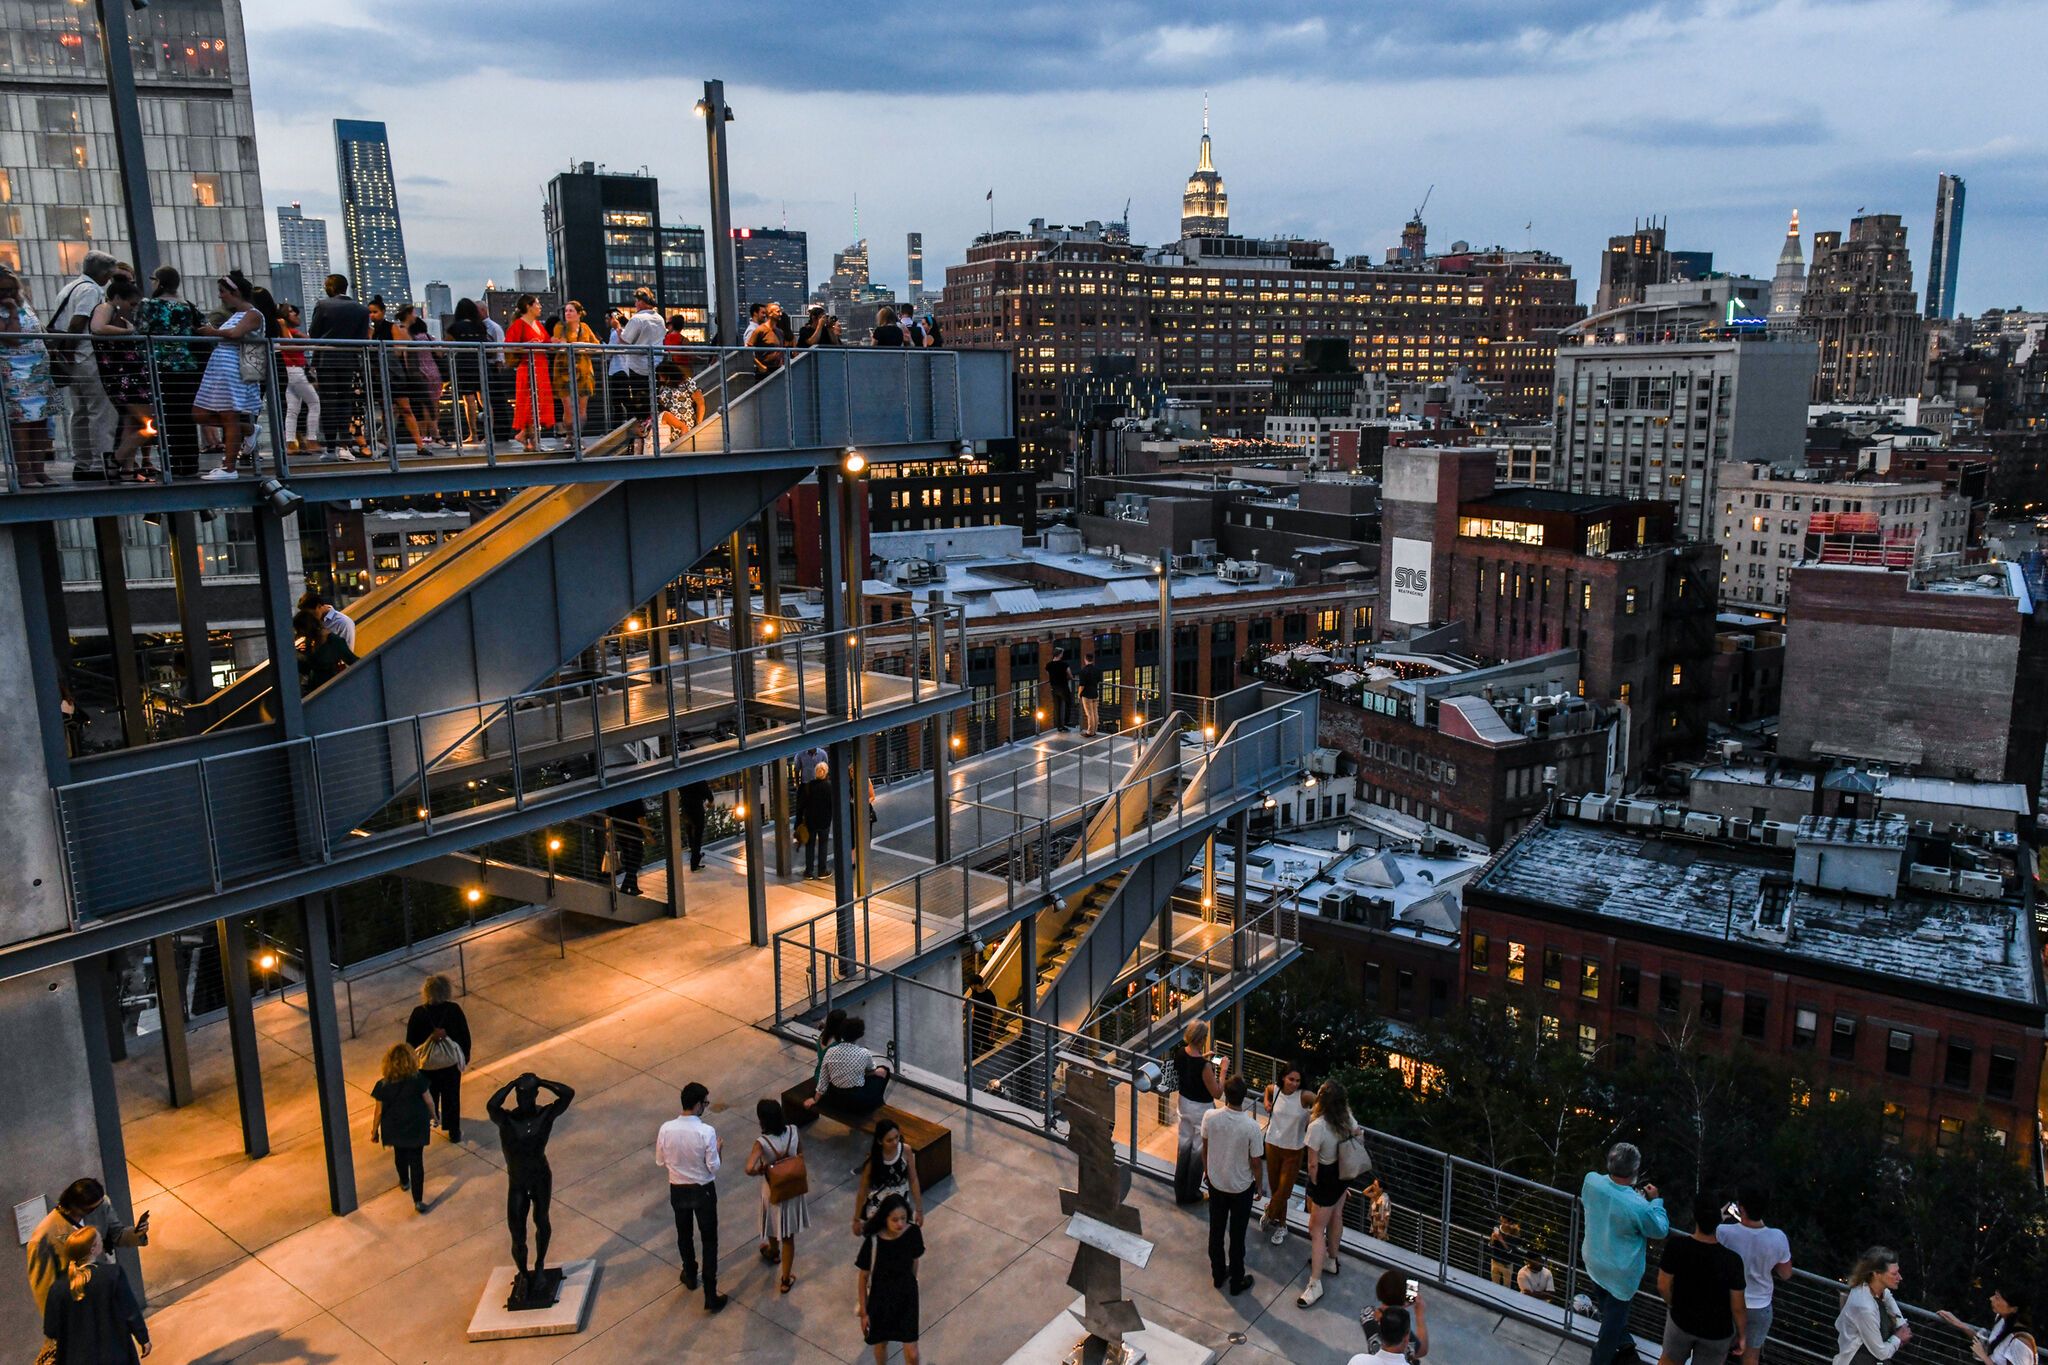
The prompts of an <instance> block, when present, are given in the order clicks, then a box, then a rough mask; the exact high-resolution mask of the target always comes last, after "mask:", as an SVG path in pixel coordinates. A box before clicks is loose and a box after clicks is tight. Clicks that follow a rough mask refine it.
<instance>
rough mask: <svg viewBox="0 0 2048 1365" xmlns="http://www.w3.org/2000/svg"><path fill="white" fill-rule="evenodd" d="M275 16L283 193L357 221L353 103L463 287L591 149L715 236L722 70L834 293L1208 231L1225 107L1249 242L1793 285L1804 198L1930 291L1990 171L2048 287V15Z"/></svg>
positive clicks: (1880, 9) (1715, 1) (1839, 10)
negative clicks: (707, 117) (346, 141)
mask: <svg viewBox="0 0 2048 1365" xmlns="http://www.w3.org/2000/svg"><path fill="white" fill-rule="evenodd" d="M243 6H244V14H245V19H246V22H247V25H248V31H249V49H250V62H251V65H252V67H253V71H254V81H255V98H256V117H257V126H258V130H259V134H260V153H261V157H262V166H263V178H264V192H265V196H266V198H267V200H268V201H269V202H270V203H272V204H277V203H284V202H287V201H289V200H292V199H298V200H302V201H303V202H304V203H305V205H306V210H307V212H309V213H329V214H331V213H332V211H333V210H334V207H335V184H334V150H333V142H332V132H331V124H330V121H331V120H332V119H334V118H336V117H351V118H373V119H382V120H384V121H385V122H386V123H387V124H389V125H390V130H391V141H392V156H393V160H394V163H395V165H396V168H397V172H398V176H399V200H400V209H401V212H402V213H403V216H404V221H405V232H406V245H407V249H408V255H409V256H410V258H411V264H412V269H413V277H414V279H415V281H416V282H424V281H426V280H429V279H443V280H446V281H448V282H449V283H450V284H452V285H453V286H454V287H455V289H456V292H457V293H458V294H459V293H462V292H465V291H467V290H471V289H474V288H476V287H477V286H478V285H480V284H481V282H482V281H483V280H484V278H485V277H487V276H493V277H496V278H499V279H505V278H507V277H509V275H510V273H511V270H512V267H513V266H515V265H517V264H519V263H520V262H522V261H523V262H525V263H526V264H528V265H535V266H538V265H543V264H545V259H546V247H545V241H544V238H543V234H542V230H541V213H540V206H541V201H542V198H543V193H544V186H545V185H546V183H547V181H548V179H549V178H550V177H551V176H552V175H554V174H555V173H556V172H557V171H559V170H562V169H565V168H567V167H568V166H569V165H570V163H571V162H572V161H581V160H588V161H597V162H603V163H606V164H608V165H609V166H610V167H612V168H613V169H637V168H639V167H641V166H645V167H647V168H648V169H649V170H650V171H651V172H652V173H653V174H654V175H656V176H658V177H659V178H660V180H661V186H662V209H663V217H664V218H665V219H667V220H669V221H686V222H693V223H702V222H704V221H705V220H706V217H707V212H706V195H705V189H704V178H705V177H704V156H703V146H704V144H703V136H702V131H701V127H702V125H701V124H700V123H699V122H698V121H697V119H696V118H695V117H694V116H693V115H692V113H691V105H692V104H693V103H694V102H695V100H696V99H697V97H698V96H699V95H700V94H701V93H702V82H703V81H704V80H705V79H706V78H708V77H719V78H722V79H723V80H724V81H725V83H726V90H727V98H728V99H729V101H730V102H731V104H732V105H733V108H734V110H735V113H736V121H735V122H734V123H733V124H732V125H731V128H730V137H731V149H732V186H733V195H734V201H735V220H736V221H737V222H739V223H743V224H751V225H769V226H774V225H777V224H779V223H781V222H782V221H783V220H784V217H785V215H786V217H787V221H788V223H789V226H791V227H794V228H801V229H804V230H806V231H808V232H809V234H810V243H811V271H812V275H813V278H814V279H816V278H821V277H822V276H823V275H825V274H826V273H829V271H830V268H831V252H832V251H833V250H835V249H837V248H839V247H842V246H844V245H845V244H846V243H847V242H848V241H850V240H852V238H853V237H854V235H855V229H854V222H855V220H854V212H855V201H856V199H858V201H859V214H860V220H859V221H860V228H861V230H862V231H863V232H865V233H866V235H867V236H868V238H869V241H870V243H871V251H872V254H873V257H874V262H875V277H876V279H877V281H878V282H880V283H884V284H891V285H895V286H897V287H898V288H900V287H901V285H902V282H903V274H904V267H903V240H904V234H905V233H906V232H909V231H921V232H923V233H924V239H925V259H926V280H927V287H928V288H933V287H936V285H937V282H938V281H940V280H942V279H943V273H944V267H945V266H946V265H948V264H957V263H958V262H959V261H960V259H961V258H962V255H963V254H964V252H965V249H966V247H967V244H968V242H969V241H970V240H971V238H972V237H973V236H974V234H975V233H977V232H981V231H985V230H986V229H987V227H988V225H989V215H988V210H989V205H988V204H987V203H986V202H985V200H984V198H983V196H984V194H985V193H986V192H987V191H988V190H990V189H991V188H993V189H994V191H995V206H994V207H995V211H996V222H997V224H998V226H1004V227H1019V226H1022V225H1023V224H1024V223H1025V222H1026V221H1027V220H1029V219H1030V218H1032V217H1034V216H1042V217H1045V218H1047V219H1049V220H1051V221H1053V222H1080V221H1082V220H1084V219H1087V218H1091V217H1092V218H1102V219H1109V218H1112V217H1114V216H1116V215H1117V213H1119V212H1120V211H1121V210H1122V208H1123V205H1124V201H1125V200H1126V199H1129V200H1130V201H1131V228H1132V233H1133V235H1134V237H1135V238H1136V239H1137V240H1140V241H1145V242H1158V241H1162V240H1166V239H1170V238H1171V237H1172V236H1173V235H1174V234H1175V229H1176V226H1177V222H1178V215H1179V211H1180V199H1179V196H1180V191H1181V187H1182V185H1183V183H1184V182H1185V179H1186V177H1187V173H1188V172H1189V171H1190V170H1191V169H1192V168H1193V165H1194V159H1195V151H1196V142H1197V139H1198V137H1199V135H1200V123H1201V110H1202V98H1203V92H1204V90H1206V91H1207V92H1208V97H1209V103H1210V109H1211V127H1212V132H1213V134H1214V139H1215V150H1216V164H1217V168H1218V169H1219V170H1220V171H1222V173H1223V176H1224V179H1225V182H1226V184H1227V186H1228V189H1229V192H1230V200H1231V226H1232V227H1233V229H1235V230H1236V231H1239V232H1244V233H1252V234H1265V235H1280V234H1295V235H1301V236H1312V237H1319V238H1324V239H1327V240H1329V241H1330V242H1332V243H1333V244H1335V246H1336V248H1337V251H1338V253H1339V255H1344V254H1351V253H1358V252H1369V253H1370V254H1372V255H1373V256H1374V257H1378V256H1379V255H1380V254H1381V253H1382V251H1383V250H1384V249H1385V248H1386V247H1388V246H1390V245H1393V244H1394V243H1395V242H1396V241H1397V239H1398V237H1399V235H1400V229H1401V224H1402V222H1403V221H1404V220H1405V219H1406V218H1407V216H1408V214H1409V213H1410V211H1411V210H1413V208H1414V207H1415V205H1416V203H1417V202H1418V201H1419V200H1420V199H1421V198H1422V197H1423V195H1424V193H1425V192H1426V191H1429V189H1430V187H1431V186H1432V185H1434V186H1435V189H1434V192H1433V194H1432V196H1431V198H1430V200H1429V208H1428V212H1427V214H1426V218H1427V221H1428V223H1429V226H1430V240H1431V242H1432V244H1434V245H1436V246H1439V247H1441V246H1445V245H1448V244H1449V243H1450V242H1451V241H1452V240H1453V239H1455V238H1465V239H1467V240H1469V241H1471V242H1472V243H1474V244H1475V245H1487V244H1493V243H1500V244H1503V245H1506V246H1510V247H1522V246H1526V245H1530V244H1534V245H1537V246H1541V247H1545V248H1547V249H1549V250H1552V251H1556V252H1559V253H1560V254H1562V255H1563V256H1564V257H1565V259H1566V260H1568V261H1569V262H1571V263H1572V265H1573V266H1574V268H1575V273H1576V274H1577V275H1578V277H1579V279H1580V281H1581V287H1580V298H1581V300H1582V301H1587V302H1590V300H1591V295H1592V285H1591V284H1590V283H1588V281H1589V280H1590V279H1591V278H1593V277H1595V276H1597V260H1596V257H1597V255H1598V252H1599V250H1600V248H1601V246H1602V244H1603V243H1604V240H1605V238H1606V237H1607V236H1608V235H1609V234H1610V233H1614V232H1625V231H1627V230H1628V228H1629V226H1630V224H1631V222H1632V221H1633V220H1634V219H1635V218H1636V217H1638V216H1641V215H1646V214H1656V215H1659V216H1662V217H1664V218H1666V219H1668V221H1669V225H1670V244H1671V246H1672V247H1674V248H1683V249H1690V250H1710V251H1712V252H1714V253H1715V263H1716V265H1717V266H1718V267H1720V268H1721V269H1724V270H1740V271H1748V272H1750V273H1755V274H1762V275H1766V276H1768V275H1769V274H1770V271H1771V268H1772V266H1773V264H1774V263H1775V261H1776V259H1777V254H1778V248H1779V246H1780V245H1781V244H1782V242H1783V234H1784V230H1785V221H1786V218H1787V215H1788V214H1789V213H1790V211H1791V210H1792V209H1793V208H1794V207H1795V206H1796V207H1797V208H1798V209H1799V211H1800V219H1801V224H1802V226H1803V227H1804V228H1805V229H1806V231H1807V232H1808V233H1809V234H1810V233H1811V232H1812V231H1814V230H1815V229H1822V228H1842V229H1846V227H1847V225H1848V219H1849V218H1850V216H1851V215H1853V214H1854V213H1855V212H1856V211H1857V210H1858V209H1859V208H1867V209H1868V210H1869V211H1870V212H1873V213H1876V212H1892V213H1900V214H1903V215H1904V216H1905V219H1906V223H1907V225H1908V227H1909V229H1910V237H1909V242H1910V246H1911V249H1912V253H1913V262H1914V275H1915V284H1916V287H1919V288H1923V289H1924V287H1925V280H1926V253H1927V244H1928V232H1929V226H1930V223H1931V220H1932V216H1933V204H1934V188H1935V177H1936V176H1937V175H1938V174H1939V173H1941V172H1943V171H1952V172H1957V173H1960V174H1961V175H1963V176H1964V177H1965V178H1966V179H1967V180H1968V183H1969V203H1968V209H1967V213H1966V216H1965V237H1964V248H1963V254H1962V275H1961V287H1960V291H1959V295H1958V303H1959V305H1960V307H1961V308H1963V309H1964V310H1965V311H1968V312H1972V313H1974V312H1977V311H1980V310H1982V309H1984V308H1988V307H1992V306H2011V305H2014V304H2027V305H2031V306H2032V307H2035V308H2044V307H2048V251H2044V250H2043V247H2044V245H2048V241H2044V224H2048V119H2044V118H2043V116H2042V113H2041V108H2040V93H2041V88H2042V87H2041V78H2042V72H2043V67H2042V57H2041V54H2042V53H2043V52H2044V51H2048V5H2044V4H2042V3H2039V0H1777V2H1776V3H1771V2H1769V0H1665V2H1664V3H1640V2H1639V0H1432V2H1431V3H1429V4H1416V3H1413V2H1412V0H1398V2H1396V3H1388V2H1387V0H1353V2H1352V3H1349V4H1325V5H1307V4H1295V5H1290V4H1261V3H1241V4H1237V5H1232V6H1224V7H1208V10H1209V12H1208V13H1207V14H1205V15H1203V16H1202V17H1200V18H1193V17H1191V7H1189V6H1187V5H1186V4H1184V3H1167V2H1166V0H1086V2H1085V3H1083V2H1081V0H1072V2H1067V3H1048V2H1047V0H1007V3H1002V4H996V3H979V2H976V3H958V2H953V3H943V4H939V5H931V4H908V3H898V2H894V0H810V2H809V3H798V2H796V0H750V2H749V3H744V4H742V3H739V2H738V0H726V2H725V3H722V4H715V5H706V4H701V3H694V2H693V3H679V2H678V0H608V3H605V4H590V3H588V2H587V0H424V3H422V0H320V3H319V4H317V5H315V4H307V3H306V2H305V0H243ZM1196 8H1200V7H1196ZM1212 16H1213V17H1212ZM331 231H332V233H333V234H334V245H335V249H336V250H337V251H339V249H340V240H339V231H340V225H339V223H338V222H336V223H335V224H334V225H333V226H332V228H331ZM272 232H273V245H274V234H275V224H274V222H273V225H272ZM1810 240H1811V239H1810V237H1809V242H1810Z"/></svg>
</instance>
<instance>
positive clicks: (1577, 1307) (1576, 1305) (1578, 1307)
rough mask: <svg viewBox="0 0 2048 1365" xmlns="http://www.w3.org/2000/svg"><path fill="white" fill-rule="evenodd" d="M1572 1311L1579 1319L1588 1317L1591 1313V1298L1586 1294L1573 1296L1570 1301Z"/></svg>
mask: <svg viewBox="0 0 2048 1365" xmlns="http://www.w3.org/2000/svg"><path fill="white" fill-rule="evenodd" d="M1572 1311H1573V1312H1574V1313H1577V1314H1578V1315H1579V1316H1580V1317H1590V1316H1591V1315H1592V1312H1593V1300H1592V1297H1591V1296H1590V1295H1586V1294H1579V1295H1576V1296H1574V1297H1573V1299H1572Z"/></svg>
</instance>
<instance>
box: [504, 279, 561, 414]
mask: <svg viewBox="0 0 2048 1365" xmlns="http://www.w3.org/2000/svg"><path fill="white" fill-rule="evenodd" d="M547 339H548V334H547V332H546V330H545V329H543V328H542V327H541V325H540V300H539V299H537V298H535V297H534V296H533V295H531V294H521V295H520V296H519V299H518V301H517V302H516V303H514V304H513V306H512V325H511V326H510V327H507V328H506V329H505V341H506V343H507V344H508V345H512V346H526V347H533V348H536V349H529V350H527V351H526V352H525V353H524V354H523V355H521V354H519V353H517V352H515V353H514V357H513V363H514V364H515V365H517V366H518V369H517V370H516V372H515V373H514V374H513V376H512V414H513V415H512V434H513V435H514V436H516V437H517V438H518V439H519V443H520V444H521V445H522V446H524V447H526V449H527V450H528V451H529V452H538V451H539V450H540V434H541V431H542V429H543V428H546V427H551V426H553V425H554V424H555V390H554V386H553V384H551V383H550V382H549V381H548V357H547V353H546V352H545V351H542V350H539V349H537V347H538V344H539V343H541V342H544V341H546V340H547Z"/></svg>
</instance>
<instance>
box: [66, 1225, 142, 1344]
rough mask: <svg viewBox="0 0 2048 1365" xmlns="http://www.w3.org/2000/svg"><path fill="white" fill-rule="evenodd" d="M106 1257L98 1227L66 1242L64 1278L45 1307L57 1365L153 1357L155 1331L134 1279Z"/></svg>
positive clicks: (82, 1229)
mask: <svg viewBox="0 0 2048 1365" xmlns="http://www.w3.org/2000/svg"><path fill="white" fill-rule="evenodd" d="M102 1253H103V1248H102V1247H101V1245H100V1230H99V1229H98V1228H96V1227H92V1226H90V1225H87V1226H85V1227H82V1228H80V1229H78V1231H76V1232H74V1233H72V1234H71V1235H70V1236H69V1237H67V1238H66V1239H65V1240H64V1260H65V1263H66V1268H65V1272H64V1278H63V1279H62V1280H59V1281H58V1282H57V1284H56V1285H55V1286H54V1287H52V1288H51V1290H50V1297H49V1298H48V1299H46V1300H45V1301H44V1303H43V1337H44V1339H45V1340H47V1341H49V1342H50V1343H51V1345H52V1346H53V1348H54V1350H53V1351H52V1353H51V1355H50V1356H49V1360H50V1361H51V1362H52V1365H135V1361H136V1360H137V1359H138V1358H139V1357H140V1356H146V1355H148V1354H149V1325H148V1324H147V1323H145V1322H144V1321H143V1319H142V1309H141V1307H140V1306H139V1305H138V1304H137V1303H136V1302H135V1294H134V1292H133V1291H132V1290H130V1289H129V1288H128V1277H127V1276H126V1275H124V1274H122V1273H121V1268H120V1267H119V1266H117V1265H115V1264H114V1263H113V1262H112V1261H111V1260H108V1259H107V1258H106V1256H105V1255H104V1254H102ZM138 1346H140V1347H141V1348H142V1349H141V1351H140V1352H139V1353H138V1352H137V1350H136V1347H138Z"/></svg>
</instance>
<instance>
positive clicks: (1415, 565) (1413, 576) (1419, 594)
mask: <svg viewBox="0 0 2048 1365" xmlns="http://www.w3.org/2000/svg"><path fill="white" fill-rule="evenodd" d="M1429 560H1430V543H1429V542H1428V541H1426V540H1405V539H1402V538H1401V537H1399V536H1396V537H1395V538H1394V581H1393V582H1392V583H1391V584H1389V585H1388V597H1387V619H1388V620H1390V621H1393V622H1396V623H1397V624H1400V625H1404V626H1426V625H1428V624H1429V573H1430V566H1429Z"/></svg>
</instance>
